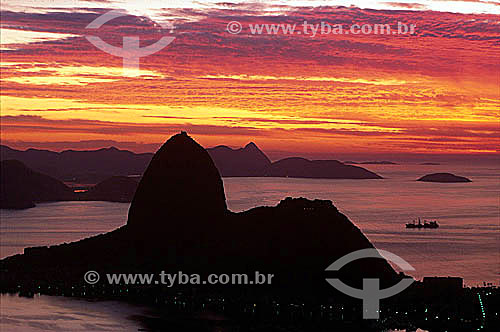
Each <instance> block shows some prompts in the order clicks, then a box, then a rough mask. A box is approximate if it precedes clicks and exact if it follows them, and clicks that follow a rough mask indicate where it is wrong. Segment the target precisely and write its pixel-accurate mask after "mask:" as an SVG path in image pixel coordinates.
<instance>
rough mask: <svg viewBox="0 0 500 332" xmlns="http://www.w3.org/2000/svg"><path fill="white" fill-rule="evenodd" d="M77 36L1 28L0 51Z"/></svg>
mask: <svg viewBox="0 0 500 332" xmlns="http://www.w3.org/2000/svg"><path fill="white" fill-rule="evenodd" d="M70 37H76V35H72V34H67V33H54V32H37V31H25V30H15V29H5V28H0V45H1V47H0V50H15V49H16V48H19V47H21V45H22V44H29V43H39V42H44V41H51V40H59V39H65V38H70Z"/></svg>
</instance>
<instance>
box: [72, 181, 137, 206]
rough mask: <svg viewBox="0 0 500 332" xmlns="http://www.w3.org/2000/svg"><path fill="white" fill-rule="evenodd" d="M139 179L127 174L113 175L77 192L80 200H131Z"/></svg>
mask: <svg viewBox="0 0 500 332" xmlns="http://www.w3.org/2000/svg"><path fill="white" fill-rule="evenodd" d="M138 185H139V180H138V179H135V178H131V177H128V176H113V177H111V178H109V179H106V180H104V181H102V182H99V183H98V184H97V185H95V186H93V187H91V188H90V189H89V190H88V191H87V192H85V193H81V194H78V196H79V199H80V200H85V201H108V202H122V203H125V202H131V201H132V199H133V197H134V194H135V191H136V189H137V186H138Z"/></svg>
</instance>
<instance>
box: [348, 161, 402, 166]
mask: <svg viewBox="0 0 500 332" xmlns="http://www.w3.org/2000/svg"><path fill="white" fill-rule="evenodd" d="M344 164H360V165H398V164H397V163H395V162H392V161H387V160H380V161H378V160H374V161H359V162H358V161H352V160H348V161H344Z"/></svg>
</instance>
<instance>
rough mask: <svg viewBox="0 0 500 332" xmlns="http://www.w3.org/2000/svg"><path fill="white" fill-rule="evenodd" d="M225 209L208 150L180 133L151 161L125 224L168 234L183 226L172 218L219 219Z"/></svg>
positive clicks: (218, 181) (221, 188)
mask: <svg viewBox="0 0 500 332" xmlns="http://www.w3.org/2000/svg"><path fill="white" fill-rule="evenodd" d="M225 212H226V197H225V195H224V187H223V184H222V179H221V177H220V175H219V172H218V170H217V168H216V167H215V165H214V163H213V161H212V159H211V158H210V155H209V154H208V152H207V151H206V150H205V149H203V147H201V146H200V145H199V144H198V143H196V142H195V141H194V140H193V139H191V138H190V137H189V136H187V134H186V133H185V132H182V133H181V134H178V135H175V136H173V137H172V138H170V139H169V140H168V141H167V142H166V143H165V144H164V145H163V146H162V147H161V148H160V149H159V150H158V152H157V153H156V154H155V155H154V157H153V159H152V160H151V163H150V164H149V166H148V168H147V169H146V172H144V175H143V177H142V179H141V181H140V183H139V187H138V188H137V191H136V194H135V196H134V199H133V201H132V204H131V205H130V209H129V215H128V222H127V226H129V227H132V228H137V229H141V230H148V229H149V230H154V232H160V233H163V232H164V233H168V232H171V231H173V230H174V229H175V228H176V227H178V226H183V225H182V224H183V223H182V222H181V223H178V222H173V220H179V218H180V220H182V219H186V218H187V217H190V216H196V217H197V218H198V217H199V218H201V219H206V218H212V217H217V218H219V217H221V216H223V215H224V213H225ZM168 220H171V221H172V222H170V223H169V222H167V221H168ZM201 224H204V223H201ZM191 231H196V230H193V229H191Z"/></svg>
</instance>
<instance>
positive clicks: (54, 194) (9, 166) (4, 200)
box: [0, 160, 74, 209]
mask: <svg viewBox="0 0 500 332" xmlns="http://www.w3.org/2000/svg"><path fill="white" fill-rule="evenodd" d="M0 169H1V178H0V208H2V209H26V208H29V207H33V206H35V203H36V202H53V201H67V200H72V199H74V194H73V191H72V190H71V189H70V188H68V187H67V186H66V185H65V184H64V183H62V182H61V181H59V180H57V179H54V178H52V177H50V176H47V175H44V174H41V173H38V172H35V171H33V170H31V169H29V168H28V167H26V165H24V164H23V163H22V162H20V161H18V160H4V161H2V162H1V165H0Z"/></svg>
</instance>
